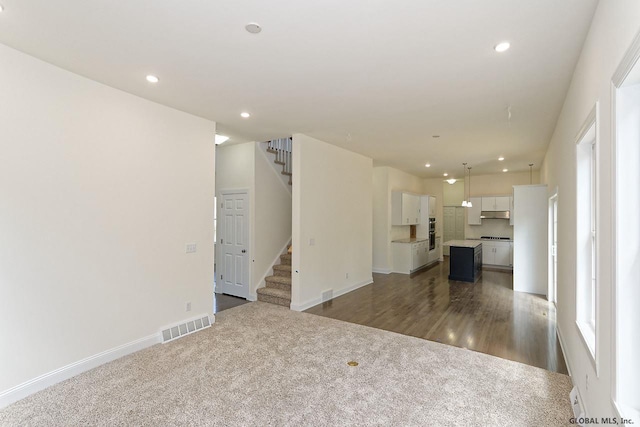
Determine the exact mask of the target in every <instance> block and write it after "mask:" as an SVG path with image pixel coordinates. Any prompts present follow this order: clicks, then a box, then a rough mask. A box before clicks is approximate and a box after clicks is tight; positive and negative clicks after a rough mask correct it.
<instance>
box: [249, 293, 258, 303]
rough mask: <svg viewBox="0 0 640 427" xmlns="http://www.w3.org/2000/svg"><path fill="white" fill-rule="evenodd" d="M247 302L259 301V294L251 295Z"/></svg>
mask: <svg viewBox="0 0 640 427" xmlns="http://www.w3.org/2000/svg"><path fill="white" fill-rule="evenodd" d="M247 301H251V302H253V301H258V294H253V293H252V294H249V296H248V297H247Z"/></svg>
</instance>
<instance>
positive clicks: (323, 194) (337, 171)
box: [291, 134, 373, 310]
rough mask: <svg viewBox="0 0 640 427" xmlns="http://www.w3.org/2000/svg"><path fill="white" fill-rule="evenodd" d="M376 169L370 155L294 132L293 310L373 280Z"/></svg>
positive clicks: (303, 307)
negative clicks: (325, 295) (331, 292)
mask: <svg viewBox="0 0 640 427" xmlns="http://www.w3.org/2000/svg"><path fill="white" fill-rule="evenodd" d="M372 174H373V161H372V160H371V159H370V158H367V157H364V156H362V155H360V154H356V153H352V152H350V151H347V150H344V149H342V148H338V147H335V146H333V145H330V144H327V143H325V142H322V141H319V140H317V139H314V138H311V137H308V136H306V135H302V134H295V135H293V219H292V222H293V227H292V228H293V248H294V250H293V256H292V266H293V275H292V300H291V308H292V309H294V310H304V309H306V308H307V307H311V306H313V305H315V304H318V303H320V302H321V297H322V293H323V292H324V291H327V290H329V289H333V296H334V297H335V296H337V295H341V294H343V293H346V292H349V291H351V290H353V289H356V288H358V287H360V286H363V285H366V284H369V283H371V282H372V277H371V265H372V261H371V260H372V227H373V222H372V211H373V204H372V198H373V192H372ZM311 239H313V240H314V244H313V245H312V244H310V243H311V242H310V241H311ZM346 274H349V278H346Z"/></svg>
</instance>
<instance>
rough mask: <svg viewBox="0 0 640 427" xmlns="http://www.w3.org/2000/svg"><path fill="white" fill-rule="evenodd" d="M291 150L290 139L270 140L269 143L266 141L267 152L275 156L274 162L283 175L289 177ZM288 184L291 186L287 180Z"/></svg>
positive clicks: (291, 142)
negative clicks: (280, 168)
mask: <svg viewBox="0 0 640 427" xmlns="http://www.w3.org/2000/svg"><path fill="white" fill-rule="evenodd" d="M292 148H293V139H292V138H291V137H288V138H278V139H272V140H271V141H267V151H269V152H271V153H273V154H275V156H276V159H275V161H274V162H275V163H277V164H279V165H282V174H283V175H289V176H291V172H292V170H293V168H292V166H291V163H292V156H291V151H292ZM289 184H291V180H289Z"/></svg>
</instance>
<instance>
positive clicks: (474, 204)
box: [467, 197, 483, 225]
mask: <svg viewBox="0 0 640 427" xmlns="http://www.w3.org/2000/svg"><path fill="white" fill-rule="evenodd" d="M482 200H483V197H470V198H469V201H470V202H471V207H470V208H467V224H469V225H482V220H481V219H480V212H481V211H483V209H482Z"/></svg>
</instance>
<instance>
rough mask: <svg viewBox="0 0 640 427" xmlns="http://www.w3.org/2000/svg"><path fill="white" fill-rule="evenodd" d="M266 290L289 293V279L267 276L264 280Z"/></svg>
mask: <svg viewBox="0 0 640 427" xmlns="http://www.w3.org/2000/svg"><path fill="white" fill-rule="evenodd" d="M264 281H265V283H266V284H267V288H272V289H279V290H281V291H288V292H291V277H286V276H269V277H265V278H264Z"/></svg>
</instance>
